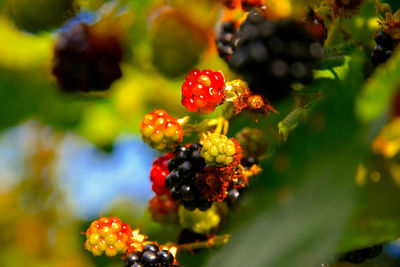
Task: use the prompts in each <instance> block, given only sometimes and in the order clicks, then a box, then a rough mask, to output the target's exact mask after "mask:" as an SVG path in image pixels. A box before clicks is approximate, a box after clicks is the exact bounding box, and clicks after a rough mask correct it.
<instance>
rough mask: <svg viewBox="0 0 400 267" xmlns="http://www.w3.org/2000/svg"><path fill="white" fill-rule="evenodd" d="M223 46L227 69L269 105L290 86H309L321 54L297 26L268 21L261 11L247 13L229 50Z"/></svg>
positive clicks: (293, 23)
mask: <svg viewBox="0 0 400 267" xmlns="http://www.w3.org/2000/svg"><path fill="white" fill-rule="evenodd" d="M229 38H230V37H229ZM218 39H219V38H218ZM227 39H228V38H226V40H227ZM226 43H227V41H226V42H225V43H224V46H223V50H222V54H223V52H224V51H230V48H231V49H232V53H231V57H225V59H226V60H228V63H229V66H230V67H231V68H232V69H233V70H235V71H236V72H237V73H238V74H241V75H242V76H243V77H244V78H245V80H246V81H248V83H249V87H250V90H251V91H252V92H254V93H260V94H263V95H265V96H266V97H267V99H268V100H270V101H278V100H281V99H282V98H284V97H285V96H287V95H288V94H289V93H290V92H291V90H292V89H291V85H292V84H293V83H298V82H300V83H303V84H308V83H310V82H311V81H312V78H313V76H312V70H313V67H314V65H315V64H316V62H317V61H318V60H319V59H320V58H321V56H322V53H323V48H322V46H321V44H320V43H319V41H318V40H317V39H316V37H315V36H313V35H312V34H311V33H310V32H309V31H308V30H307V29H306V28H305V27H303V26H302V24H301V23H297V22H295V21H293V20H289V19H284V20H277V21H270V20H268V19H266V18H265V17H264V12H263V9H261V8H254V9H252V10H251V11H250V12H249V13H248V16H247V18H246V20H245V21H244V22H243V23H242V24H241V25H240V26H239V27H238V28H237V29H236V30H235V32H234V34H233V36H232V37H231V42H230V48H228V47H229V45H228V44H226ZM220 47H221V45H220Z"/></svg>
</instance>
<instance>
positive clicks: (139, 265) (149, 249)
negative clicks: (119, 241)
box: [125, 243, 177, 267]
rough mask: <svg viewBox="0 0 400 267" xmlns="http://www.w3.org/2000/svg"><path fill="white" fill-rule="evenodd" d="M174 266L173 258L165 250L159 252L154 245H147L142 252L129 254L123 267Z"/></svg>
mask: <svg viewBox="0 0 400 267" xmlns="http://www.w3.org/2000/svg"><path fill="white" fill-rule="evenodd" d="M171 266H177V265H174V256H173V255H172V253H171V252H169V251H168V250H166V249H163V250H160V248H159V247H158V246H157V245H156V244H152V243H150V244H147V245H146V246H145V247H144V249H143V251H135V252H133V253H132V254H130V255H129V256H128V257H127V259H126V261H125V267H171Z"/></svg>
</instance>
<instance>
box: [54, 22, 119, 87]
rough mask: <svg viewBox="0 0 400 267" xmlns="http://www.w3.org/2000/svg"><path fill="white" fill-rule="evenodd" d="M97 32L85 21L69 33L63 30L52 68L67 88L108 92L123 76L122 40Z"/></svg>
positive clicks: (76, 25)
mask: <svg viewBox="0 0 400 267" xmlns="http://www.w3.org/2000/svg"><path fill="white" fill-rule="evenodd" d="M97 35H98V33H95V32H94V31H93V30H92V26H88V25H87V24H85V23H78V24H75V25H73V26H72V27H71V28H70V30H69V31H68V32H64V33H61V35H60V38H59V40H58V41H57V43H56V47H55V51H54V59H53V66H52V67H53V69H52V71H53V74H54V75H55V77H56V78H57V82H58V84H59V85H60V87H61V89H62V90H63V91H65V92H74V91H83V92H89V91H104V90H107V89H108V88H109V87H110V86H111V84H112V82H114V81H115V80H117V79H119V78H120V77H121V74H122V73H121V68H120V65H119V64H120V62H121V60H122V46H121V43H120V40H118V38H114V37H111V36H110V37H107V36H97Z"/></svg>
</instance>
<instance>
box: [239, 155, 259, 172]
mask: <svg viewBox="0 0 400 267" xmlns="http://www.w3.org/2000/svg"><path fill="white" fill-rule="evenodd" d="M240 164H242V166H243V167H244V168H245V169H246V170H249V169H250V168H251V167H252V166H253V165H254V164H258V159H257V158H256V157H252V156H250V157H247V158H242V159H241V160H240Z"/></svg>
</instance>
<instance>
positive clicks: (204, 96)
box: [181, 69, 225, 114]
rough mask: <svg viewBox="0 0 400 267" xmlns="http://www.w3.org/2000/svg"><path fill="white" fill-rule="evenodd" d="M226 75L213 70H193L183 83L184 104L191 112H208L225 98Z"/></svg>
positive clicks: (182, 100)
mask: <svg viewBox="0 0 400 267" xmlns="http://www.w3.org/2000/svg"><path fill="white" fill-rule="evenodd" d="M224 87H225V81H224V77H223V75H222V74H221V73H220V72H217V71H216V72H214V71H211V70H203V71H199V70H197V69H195V70H192V71H191V72H189V73H188V74H187V75H186V79H185V81H184V82H183V84H182V99H181V102H182V105H183V106H185V108H186V109H187V110H188V111H190V112H197V113H201V114H208V113H211V112H213V111H214V110H215V108H216V107H217V106H218V105H220V104H221V103H222V101H223V99H224Z"/></svg>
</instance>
